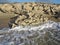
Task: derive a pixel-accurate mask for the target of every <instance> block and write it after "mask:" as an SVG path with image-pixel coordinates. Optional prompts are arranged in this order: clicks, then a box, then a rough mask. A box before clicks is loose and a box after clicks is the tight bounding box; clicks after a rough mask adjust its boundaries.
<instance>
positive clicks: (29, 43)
mask: <svg viewBox="0 0 60 45" xmlns="http://www.w3.org/2000/svg"><path fill="white" fill-rule="evenodd" d="M49 43H50V45H60V22H53V21H48V22H46V23H44V24H42V25H38V26H25V27H23V26H18V27H15V28H12V29H5V28H4V29H2V30H0V45H47V44H49Z"/></svg>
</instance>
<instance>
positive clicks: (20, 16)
mask: <svg viewBox="0 0 60 45" xmlns="http://www.w3.org/2000/svg"><path fill="white" fill-rule="evenodd" d="M0 13H9V14H14V15H16V16H14V17H11V18H10V22H9V27H10V28H13V27H15V26H19V25H23V26H25V25H38V24H41V23H44V22H47V21H48V20H52V21H58V22H60V5H55V4H46V3H36V2H32V3H31V2H30V3H14V4H0Z"/></svg>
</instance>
